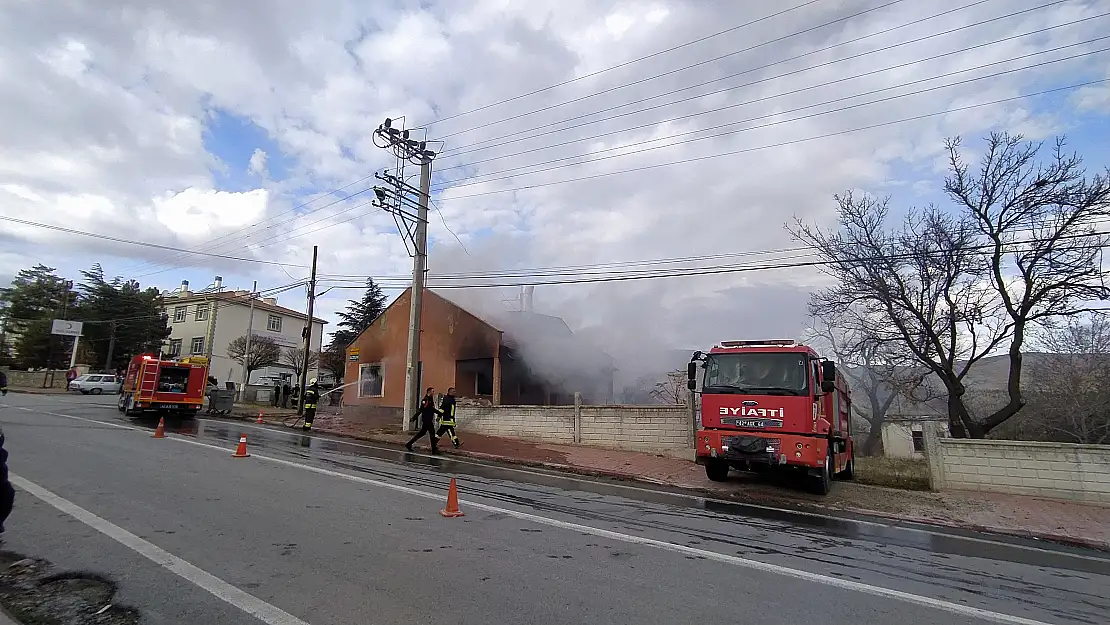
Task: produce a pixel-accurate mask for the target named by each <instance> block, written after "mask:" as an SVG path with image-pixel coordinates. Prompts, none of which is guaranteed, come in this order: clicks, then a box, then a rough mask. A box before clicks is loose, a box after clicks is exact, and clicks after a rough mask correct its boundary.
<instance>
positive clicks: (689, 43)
mask: <svg viewBox="0 0 1110 625" xmlns="http://www.w3.org/2000/svg"><path fill="white" fill-rule="evenodd" d="M818 2H820V0H809V1H808V2H804V3H802V4H799V5H796V6H793V7H790V8H789V9H784V10H782V11H779V12H778V13H772V14H771V15H768V16H765V17H761V18H759V19H756V20H751V21H748V22H744V23H743V24H738V25H736V26H731V27H729V28H726V29H724V30H721V31H717V32H715V33H713V34H711V35H706V36H704V37H699V38H698V39H694V40H692V41H687V42H686V43H684V44H681V45H677V46H673V47H670V48H667V49H665V50H660V51H658V52H653V53H651V54H648V55H645V56H641V57H638V58H635V59H632V60H631V61H625V62H623V63H619V64H617V65H612V66H610V67H606V68H605V69H600V70H597V71H594V72H590V73H588V74H583V75H581V76H577V77H575V78H571V79H569V80H564V81H562V82H559V83H555V84H553V85H549V86H547V87H544V88H542V89H536V90H534V91H529V92H527V93H522V94H520V95H516V96H513V97H511V98H506V99H504V100H499V101H497V102H493V103H490V104H486V105H484V106H480V107H478V108H473V109H470V110H467V111H463V112H461V113H455V114H453V115H448V116H447V117H440V118H439V119H436V120H433V121H432V122H431V123H429V124H428V126H431V125H432V124H438V123H441V122H445V121H447V120H449V119H456V118H458V117H462V116H464V115H470V114H472V113H477V112H479V111H484V110H487V109H491V108H493V107H495V106H500V105H502V104H507V103H509V102H515V101H517V100H520V99H522V98H527V97H529V96H533V95H536V94H539V93H543V92H545V91H550V90H552V89H556V88H558V87H562V86H565V85H569V84H571V83H575V82H578V81H580V80H585V79H587V78H593V77H594V76H599V75H601V74H604V73H606V72H611V71H613V70H615V69H620V68H622V67H628V66H629V65H633V64H635V63H639V62H640V61H646V60H647V59H652V58H655V57H657V56H661V55H664V54H667V53H669V52H674V51H675V50H680V49H682V48H686V47H688V46H692V45H695V44H698V43H701V42H703V41H708V40H710V39H713V38H715V37H720V36H721V35H726V34H728V33H732V32H736V31H737V30H740V29H742V28H746V27H748V26H752V25H755V24H758V23H760V22H764V21H767V20H769V19H772V18H775V17H778V16H780V15H783V14H786V13H790V12H791V11H797V10H798V9H802V8H805V7H807V6H810V5H813V4H817V3H818Z"/></svg>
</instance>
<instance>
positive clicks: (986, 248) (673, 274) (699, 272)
mask: <svg viewBox="0 0 1110 625" xmlns="http://www.w3.org/2000/svg"><path fill="white" fill-rule="evenodd" d="M1108 235H1110V231H1096V232H1089V233H1081V234H1074V235H1065V236H1060V237H1055V238H1053V239H1027V240H1023V241H1013V242H1009V243H1003V244H1002V245H1003V247H1009V246H1013V245H1028V244H1031V243H1043V242H1050V241H1061V240H1070V239H1078V238H1084V237H1105V236H1108ZM1097 247H1098V248H1100V249H1104V248H1107V247H1110V242H1106V241H1102V242H1099V243H1098V245H1097ZM994 248H995V245H994V244H993V243H990V244H985V245H978V246H969V247H967V248H965V249H966V250H968V251H981V252H982V253H987V252H990V251H993V250H994ZM944 252H946V250H937V252H936V253H944ZM814 255H817V253H811V254H804V255H801V256H798V257H797V258H804V257H810V256H814ZM920 255H921V254H920V253H906V254H892V255H889V256H885V257H883V258H882V259H875V258H852V259H849V260H847V261H844V260H835V261H827V260H816V261H804V262H803V261H798V262H788V263H774V264H763V265H747V266H727V267H704V268H696V269H684V270H682V271H681V272H678V271H667V272H657V273H654V274H636V275H617V276H599V277H593V278H567V279H561V280H548V281H521V282H511V283H508V282H505V283H498V284H444V285H440V284H429V285H428V286H427V288H436V289H470V288H505V287H519V286H553V285H569V284H599V283H606V282H627V281H632V280H655V279H663V278H685V277H692V276H703V275H714V274H727V273H746V272H751V271H768V270H775V269H796V268H804V267H821V266H828V265H845V264H848V265H851V264H855V263H861V264H862V263H868V262H875V261H876V260H903V259H907V258H916V257H918V256H920ZM788 258H789V257H787V258H784V259H780V260H787V259H788ZM429 282H431V280H429ZM332 288H336V289H360V288H361V289H365V288H366V287H365V285H361V286H357V285H351V286H335V287H332Z"/></svg>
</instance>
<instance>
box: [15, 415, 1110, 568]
mask: <svg viewBox="0 0 1110 625" xmlns="http://www.w3.org/2000/svg"><path fill="white" fill-rule="evenodd" d="M59 403H69V404H79V405H82V406H87V405H89V404H85V403H82V402H59ZM3 406H5V404H0V407H3ZM94 406H99V404H94ZM105 406H107V404H105ZM11 407H13V408H15V407H17V406H11ZM109 407H111V406H109ZM20 409H21V410H32V409H30V408H20ZM39 412H41V411H39ZM45 414H54V413H45ZM55 416H64V417H69V416H72V415H61V414H57V415H55ZM201 418H202V419H204V420H206V421H213V422H216V423H227V424H228V425H235V426H237V427H240V428H249V429H252V430H260V431H263V432H270V433H274V434H287V435H290V436H298V437H302V438H309V439H312V440H318V441H324V442H329V443H340V444H343V445H350V446H352V447H360V448H362V449H374V450H377V451H389V452H397V451H398V450H397V449H395V448H392V447H382V446H379V445H371V444H367V443H364V442H355V441H354V440H350V439H345V438H334V437H332V438H328V437H322V436H316V435H312V434H300V433H294V432H286V431H285V430H283V429H278V428H277V427H276V426H273V427H267V426H260V425H257V424H253V423H241V422H239V421H232V420H230V419H227V420H225V419H218V418H213V417H201ZM92 420H93V421H97V422H98V423H103V424H106V425H112V426H117V427H128V426H119V424H116V423H111V422H109V421H99V420H97V419H92ZM408 453H411V454H412V455H415V456H417V457H421V458H437V459H441V460H442V459H443V456H432V455H430V454H422V453H419V452H408ZM448 460H450V461H451V462H454V463H458V464H465V465H469V466H475V467H484V468H490V467H493V468H496V469H499V470H503V471H512V472H514V473H520V474H522V475H535V476H537V477H547V478H551V477H559V476H558V475H555V470H554V469H552V472H551V473H543V472H540V471H531V470H528V469H522V468H518V467H510V466H504V465H501V464H491V463H486V462H476V461H473V460H466V459H463V458H457V457H449V458H448ZM570 479H574V480H576V481H579V482H588V483H590V484H597V485H600V486H605V487H609V488H622V489H625V490H629V491H633V492H640V493H649V494H653V495H657V494H659V493H660V492H662V493H664V494H666V495H670V496H673V497H683V498H686V499H692V500H694V501H704V502H709V503H719V504H725V505H731V506H744V507H747V508H753V509H756V510H766V511H770V512H782V513H787V514H791V515H797V516H804V517H809V518H814V519H828V520H833V521H840V522H845V523H855V524H858V525H863V526H867V527H877V528H882V529H887V530H893V531H899V532H908V533H913V534H919V535H924V536H938V537H941V538H947V539H950V540H959V541H966V542H971V543H978V544H981V545H994V546H997V547H1005V548H1007V549H1018V550H1021V551H1029V552H1032V553H1043V554H1048V555H1053V556H1059V557H1065V558H1074V559H1077V560H1085V561H1088V562H1100V563H1107V562H1110V558H1100V557H1098V556H1088V555H1083V554H1079V553H1073V552H1070V551H1061V550H1059V549H1047V548H1044V547H1036V546H1033V545H1024V544H1021V543H1013V542H1005V541H1001V540H993V539H990V538H977V537H975V536H964V535H961V534H957V533H953V532H938V531H936V530H930V529H926V528H923V527H911V526H906V525H902V524H898V523H882V522H879V521H868V520H866V519H853V518H845V517H840V516H833V515H831V514H821V513H819V512H808V511H805V510H792V509H788V508H777V507H775V506H767V505H762V504H757V503H745V502H739V501H730V500H727V499H716V498H713V497H705V496H701V495H692V494H689V493H683V492H673V491H669V490H667V491H659V490H653V489H650V488H644V487H642V486H632V485H629V484H622V483H620V482H599V481H597V480H592V479H589V477H588V476H583V475H574V477H572V478H570ZM647 481H650V480H647ZM659 485H660V486H669V485H668V484H666V483H664V482H659ZM676 488H681V487H676ZM910 522H911V523H917V522H915V521H910Z"/></svg>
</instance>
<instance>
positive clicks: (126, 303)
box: [75, 263, 170, 370]
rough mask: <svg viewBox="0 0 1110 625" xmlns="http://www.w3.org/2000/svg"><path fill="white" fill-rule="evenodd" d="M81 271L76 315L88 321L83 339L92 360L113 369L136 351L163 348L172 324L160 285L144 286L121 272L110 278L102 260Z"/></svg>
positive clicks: (138, 352)
mask: <svg viewBox="0 0 1110 625" xmlns="http://www.w3.org/2000/svg"><path fill="white" fill-rule="evenodd" d="M81 275H82V277H83V278H84V282H82V283H81V284H80V285H78V291H79V292H80V294H81V297H80V299H79V300H78V303H77V312H78V313H79V315H80V316H79V317H75V318H79V319H80V320H81V321H83V322H84V323H85V327H84V331H83V333H84V335H85V336H84V337H83V338H82V343H85V344H86V346H87V347H88V350H89V352H88V356H89V359H90V360H91V361H92V362H90V363H89V364H91V365H92V366H93V367H94V368H101V367H104V366H105V365H107V367H108V370H113V369H115V368H116V367H121V366H125V365H126V364H127V362H128V361H129V360H130V358H131V356H133V355H135V354H141V353H144V352H157V351H159V350H160V348H161V345H162V341H163V340H165V339H166V337H168V336H169V335H170V328H169V324H168V323H167V321H168V319H167V316H166V313H165V311H164V310H163V306H162V295H161V293H159V291H158V289H156V288H147V289H141V288H140V286H139V283H138V282H137V281H135V280H127V281H125V280H124V279H123V278H121V277H119V276H117V277H114V278H112V279H111V280H108V279H106V278H105V276H104V269H103V268H102V267H101V266H100V264H99V263H98V264H95V265H93V266H92V268H91V269H89V270H87V271H82V272H81ZM113 337H114V338H115V341H114V342H113V340H112V339H113ZM109 352H110V356H111V362H108V358H109Z"/></svg>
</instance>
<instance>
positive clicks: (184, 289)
mask: <svg viewBox="0 0 1110 625" xmlns="http://www.w3.org/2000/svg"><path fill="white" fill-rule="evenodd" d="M188 292H189V281H188V280H182V281H181V290H180V293H181V294H182V295H185V294H186V293H188Z"/></svg>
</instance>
